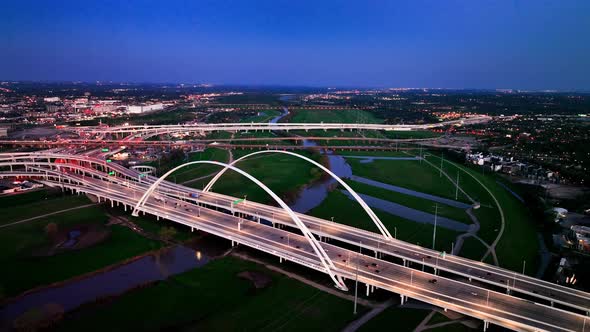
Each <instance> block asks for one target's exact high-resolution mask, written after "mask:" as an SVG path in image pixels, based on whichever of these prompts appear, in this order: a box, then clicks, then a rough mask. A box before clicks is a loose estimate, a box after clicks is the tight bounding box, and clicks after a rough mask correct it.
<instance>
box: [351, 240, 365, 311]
mask: <svg viewBox="0 0 590 332" xmlns="http://www.w3.org/2000/svg"><path fill="white" fill-rule="evenodd" d="M362 245H363V243H362V242H361V241H359V255H358V256H357V257H356V276H355V280H354V309H353V311H352V313H353V314H354V315H356V303H357V298H358V287H359V256H360V253H361V248H362V247H361V246H362Z"/></svg>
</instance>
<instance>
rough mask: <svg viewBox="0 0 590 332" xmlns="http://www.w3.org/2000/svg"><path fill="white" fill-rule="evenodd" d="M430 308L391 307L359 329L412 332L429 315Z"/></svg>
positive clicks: (370, 331) (360, 330) (374, 331)
mask: <svg viewBox="0 0 590 332" xmlns="http://www.w3.org/2000/svg"><path fill="white" fill-rule="evenodd" d="M429 313H430V311H429V310H424V309H411V308H400V307H389V308H387V309H385V311H383V312H382V313H380V314H379V315H377V316H375V317H373V318H372V319H371V320H369V321H368V322H367V323H366V324H365V325H363V326H361V328H360V329H358V331H359V332H381V331H399V332H410V331H414V329H415V328H416V327H417V326H418V324H420V322H422V320H424V318H426V316H428V314H429Z"/></svg>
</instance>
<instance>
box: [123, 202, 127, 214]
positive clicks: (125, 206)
mask: <svg viewBox="0 0 590 332" xmlns="http://www.w3.org/2000/svg"><path fill="white" fill-rule="evenodd" d="M123 210H124V211H125V212H127V204H123Z"/></svg>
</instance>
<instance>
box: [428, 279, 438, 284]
mask: <svg viewBox="0 0 590 332" xmlns="http://www.w3.org/2000/svg"><path fill="white" fill-rule="evenodd" d="M428 282H429V283H431V284H436V279H430V280H428Z"/></svg>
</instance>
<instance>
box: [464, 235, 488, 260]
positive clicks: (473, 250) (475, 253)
mask: <svg viewBox="0 0 590 332" xmlns="http://www.w3.org/2000/svg"><path fill="white" fill-rule="evenodd" d="M487 250H488V248H486V247H485V246H484V245H483V243H481V242H480V241H479V240H478V239H476V238H474V237H468V238H466V239H465V240H464V241H463V247H461V252H460V253H459V255H460V256H463V257H466V258H470V259H473V260H476V261H478V260H481V259H482V257H483V255H484V254H485V253H486V251H487Z"/></svg>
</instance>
